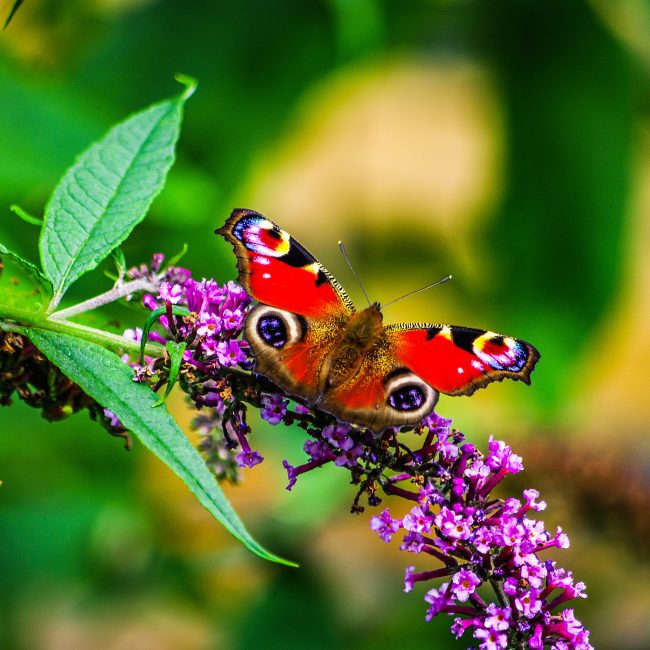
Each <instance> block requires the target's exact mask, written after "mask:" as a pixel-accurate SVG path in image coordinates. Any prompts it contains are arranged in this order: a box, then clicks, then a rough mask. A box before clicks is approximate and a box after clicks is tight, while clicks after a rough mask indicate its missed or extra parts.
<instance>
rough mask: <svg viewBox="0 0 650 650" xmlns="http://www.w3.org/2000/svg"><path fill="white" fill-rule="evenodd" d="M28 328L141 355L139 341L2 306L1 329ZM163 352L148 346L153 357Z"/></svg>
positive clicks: (150, 345)
mask: <svg viewBox="0 0 650 650" xmlns="http://www.w3.org/2000/svg"><path fill="white" fill-rule="evenodd" d="M26 327H28V328H29V327H37V328H40V329H45V330H50V331H52V332H60V333H62V334H69V335H71V336H77V337H79V338H81V339H84V340H86V341H90V342H91V343H95V344H96V345H101V346H102V347H104V348H109V349H112V350H115V351H118V352H128V353H129V354H131V355H132V356H133V357H134V358H136V357H137V356H138V354H139V353H140V344H139V343H138V342H137V341H130V340H129V339H125V338H124V337H122V336H118V335H117V334H112V333H111V332H105V331H104V330H99V329H95V328H94V327H87V326H85V325H80V324H79V323H71V322H70V321H67V320H54V319H51V318H45V317H44V316H43V314H42V313H35V312H34V311H33V310H27V309H20V308H19V307H9V306H7V305H0V329H2V330H5V331H15V332H21V333H23V334H24V333H25V328H26ZM163 352H164V350H163V348H162V346H160V345H156V344H154V343H149V344H147V346H146V353H147V354H148V355H150V356H152V357H160V356H162V354H163Z"/></svg>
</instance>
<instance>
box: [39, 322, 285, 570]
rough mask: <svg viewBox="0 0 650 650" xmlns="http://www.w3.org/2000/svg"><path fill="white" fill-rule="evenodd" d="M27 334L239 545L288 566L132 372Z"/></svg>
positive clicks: (84, 345) (108, 357) (56, 340)
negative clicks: (256, 535) (256, 534)
mask: <svg viewBox="0 0 650 650" xmlns="http://www.w3.org/2000/svg"><path fill="white" fill-rule="evenodd" d="M27 336H28V337H29V338H30V339H31V341H32V342H33V343H34V345H36V347H38V349H39V350H40V351H41V352H42V353H43V354H44V355H45V356H46V357H47V358H48V359H49V360H50V361H51V362H52V363H53V364H55V365H56V366H58V367H59V368H60V369H61V371H62V372H63V373H64V374H65V375H66V376H67V377H69V378H70V379H71V380H72V381H74V382H75V383H76V384H78V385H79V386H80V387H81V388H82V390H83V391H84V392H85V393H87V394H88V395H90V397H92V398H93V399H95V400H96V401H97V402H99V403H100V404H101V405H102V406H105V407H106V408H108V409H110V410H111V411H113V413H115V415H117V417H118V418H119V419H120V420H121V421H122V423H123V424H124V426H125V427H127V428H128V429H129V430H130V431H132V432H133V433H134V434H135V435H136V436H137V437H138V438H139V439H140V440H141V441H142V443H143V444H144V445H145V446H146V447H148V448H149V449H150V450H151V451H153V452H154V453H155V454H156V456H158V458H160V460H162V461H163V462H164V463H165V464H166V465H167V466H168V467H169V468H170V469H171V470H172V471H174V472H175V473H176V474H177V475H178V476H179V477H180V478H181V480H182V481H183V482H184V483H185V484H186V485H187V487H188V488H189V489H190V490H191V491H192V492H193V493H194V495H195V496H196V497H197V499H198V500H199V502H200V503H201V505H203V507H204V508H206V510H208V511H209V512H210V514H212V515H213V516H214V517H215V519H217V521H219V522H220V523H221V524H222V525H223V526H224V527H225V528H226V530H228V531H229V532H230V533H231V534H232V535H234V536H235V537H236V538H237V539H238V540H239V541H241V542H242V544H244V546H246V547H247V548H248V549H249V550H251V551H252V552H253V553H255V554H256V555H258V556H259V557H261V558H263V559H265V560H271V561H273V562H278V563H280V564H287V565H292V563H291V562H288V561H287V560H283V559H282V558H280V557H278V556H276V555H273V554H272V553H270V552H269V551H267V550H266V549H265V548H263V547H262V546H261V545H260V544H259V543H258V542H256V541H255V540H254V539H253V538H252V537H251V535H250V533H249V532H248V531H247V530H246V528H244V525H243V524H242V522H241V521H240V520H239V518H238V517H237V514H236V513H235V511H234V510H233V509H232V506H231V505H230V503H229V502H228V501H227V499H226V497H225V496H224V494H223V492H222V491H221V488H220V487H219V485H218V484H217V482H216V480H215V478H214V476H213V475H212V474H211V473H210V470H209V469H208V468H207V466H206V464H205V462H204V461H203V459H202V458H201V456H200V455H199V453H198V452H197V450H196V449H195V448H194V447H193V445H192V443H191V442H190V441H189V440H188V439H187V438H186V437H185V434H184V433H183V432H182V431H181V429H180V428H179V426H178V424H176V422H175V421H174V419H173V418H172V416H171V415H170V414H169V411H168V410H167V408H166V407H165V406H162V407H160V408H155V409H154V408H151V407H152V406H153V405H154V404H155V402H156V400H157V398H156V395H155V393H153V392H152V391H151V390H150V389H149V388H148V387H147V386H145V385H143V384H138V383H135V382H134V381H133V372H132V370H131V369H130V368H129V367H128V366H127V365H126V364H125V363H123V362H122V361H121V360H120V358H119V357H118V356H117V355H115V354H113V353H112V352H109V351H108V350H106V349H104V348H102V347H101V346H98V345H95V344H93V343H88V342H87V341H83V340H81V339H78V338H77V337H74V336H69V335H67V334H60V333H55V332H50V331H47V330H42V329H29V330H27Z"/></svg>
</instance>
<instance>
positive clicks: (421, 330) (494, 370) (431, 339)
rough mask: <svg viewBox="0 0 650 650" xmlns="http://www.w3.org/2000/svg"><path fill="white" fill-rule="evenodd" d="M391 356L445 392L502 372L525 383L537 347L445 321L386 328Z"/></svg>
mask: <svg viewBox="0 0 650 650" xmlns="http://www.w3.org/2000/svg"><path fill="white" fill-rule="evenodd" d="M386 330H387V332H388V334H389V336H390V339H391V342H392V344H393V349H394V351H395V357H396V358H397V359H399V361H401V362H402V363H403V364H404V365H405V366H407V367H408V368H410V369H411V370H412V371H413V372H414V373H415V374H417V375H419V376H420V377H421V378H422V379H423V380H424V381H426V382H427V383H428V384H429V385H431V386H433V388H435V389H436V390H439V391H440V392H441V393H446V394H448V395H471V394H472V393H473V392H474V391H475V390H476V389H477V388H483V387H484V386H487V384H489V383H490V382H493V381H501V380H502V379H504V378H505V377H509V378H511V379H518V380H520V381H523V382H525V383H526V384H530V373H531V372H532V371H533V368H534V367H535V364H536V363H537V360H538V359H539V352H538V351H537V350H536V349H535V348H534V347H533V346H532V345H530V343H526V342H525V341H522V340H520V339H516V338H512V337H509V336H503V335H501V334H495V333H494V332H489V331H486V330H480V329H473V328H469V327H455V326H446V325H420V324H417V325H392V326H390V325H389V326H388V327H387V328H386Z"/></svg>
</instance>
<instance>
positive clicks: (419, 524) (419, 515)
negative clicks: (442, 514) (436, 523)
mask: <svg viewBox="0 0 650 650" xmlns="http://www.w3.org/2000/svg"><path fill="white" fill-rule="evenodd" d="M432 525H433V518H432V517H430V516H429V515H425V514H424V512H422V508H420V506H415V507H414V508H411V512H409V513H408V514H407V515H405V516H404V519H402V526H404V530H410V531H411V532H414V533H428V532H429V531H430V530H431V526H432Z"/></svg>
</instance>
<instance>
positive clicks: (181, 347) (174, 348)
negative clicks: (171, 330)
mask: <svg viewBox="0 0 650 650" xmlns="http://www.w3.org/2000/svg"><path fill="white" fill-rule="evenodd" d="M186 349H187V343H185V342H182V343H177V342H176V341H167V345H165V350H167V354H168V355H169V377H167V388H166V389H165V394H164V395H163V396H162V397H161V398H160V399H159V400H158V401H157V402H156V403H155V404H154V406H161V405H163V404H164V403H165V402H166V401H167V398H168V397H169V393H171V392H172V388H174V384H175V383H176V380H177V379H178V373H179V371H180V369H181V363H182V362H183V354H184V353H185V350H186Z"/></svg>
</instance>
